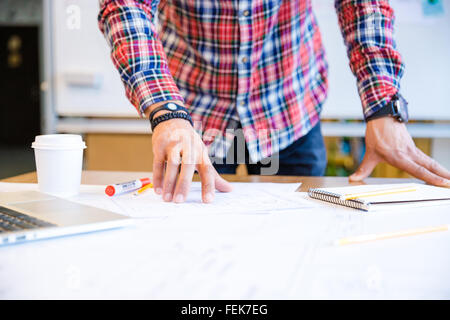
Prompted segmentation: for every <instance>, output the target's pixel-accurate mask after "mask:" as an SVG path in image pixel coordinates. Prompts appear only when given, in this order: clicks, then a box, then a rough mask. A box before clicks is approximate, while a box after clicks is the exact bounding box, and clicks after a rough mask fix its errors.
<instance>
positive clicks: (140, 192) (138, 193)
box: [134, 183, 153, 196]
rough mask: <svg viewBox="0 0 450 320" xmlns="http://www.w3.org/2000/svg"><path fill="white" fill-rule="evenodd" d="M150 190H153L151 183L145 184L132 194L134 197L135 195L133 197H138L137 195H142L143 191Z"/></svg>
mask: <svg viewBox="0 0 450 320" xmlns="http://www.w3.org/2000/svg"><path fill="white" fill-rule="evenodd" d="M151 188H153V183H149V184H146V185H145V186H143V187H142V188H140V189H139V190H137V191H136V192H135V193H134V195H135V196H138V195H140V194H142V193H144V192H145V191H147V190H148V189H151Z"/></svg>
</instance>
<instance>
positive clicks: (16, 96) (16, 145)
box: [0, 26, 41, 178]
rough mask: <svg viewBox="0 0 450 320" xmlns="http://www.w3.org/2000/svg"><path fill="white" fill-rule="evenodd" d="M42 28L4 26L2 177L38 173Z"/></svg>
mask: <svg viewBox="0 0 450 320" xmlns="http://www.w3.org/2000/svg"><path fill="white" fill-rule="evenodd" d="M38 32H39V28H38V27H37V26H0V97H1V98H0V178H2V176H3V177H5V175H13V174H19V173H23V172H26V171H30V170H34V159H33V151H32V149H31V142H32V141H33V139H34V137H35V136H36V135H38V134H39V132H40V122H41V121H40V120H41V119H40V93H39V79H40V78H39V35H38Z"/></svg>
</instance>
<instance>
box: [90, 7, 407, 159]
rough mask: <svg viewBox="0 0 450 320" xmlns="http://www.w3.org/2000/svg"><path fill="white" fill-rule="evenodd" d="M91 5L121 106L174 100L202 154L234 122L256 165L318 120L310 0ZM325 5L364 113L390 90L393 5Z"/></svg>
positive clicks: (394, 84)
mask: <svg viewBox="0 0 450 320" xmlns="http://www.w3.org/2000/svg"><path fill="white" fill-rule="evenodd" d="M324 1H329V0H324ZM100 2H101V3H100V13H99V26H100V30H101V31H102V32H103V33H104V35H105V37H106V39H107V41H108V43H109V45H110V46H111V56H112V60H113V62H114V64H115V66H116V67H117V68H118V70H119V72H120V76H121V78H122V80H123V83H124V85H125V89H126V94H127V97H128V98H129V100H130V101H131V103H132V104H133V105H134V106H135V107H136V108H137V110H138V111H139V112H140V113H141V114H142V113H143V111H144V110H145V109H146V108H147V107H149V106H150V105H151V104H154V103H156V102H160V101H165V100H180V101H184V102H185V104H186V105H187V106H188V107H189V110H190V112H191V116H192V118H193V120H194V121H195V122H196V124H197V126H196V129H197V130H199V131H200V133H201V134H202V137H203V141H204V142H205V143H206V145H208V146H209V149H210V155H211V156H216V157H224V156H225V155H226V152H227V150H228V148H229V147H230V145H231V142H232V140H233V136H234V134H233V133H232V132H230V130H227V129H233V128H235V127H236V126H237V125H238V123H239V122H240V123H241V125H242V128H243V131H244V136H245V139H246V143H247V147H248V150H249V154H250V158H251V160H253V161H258V160H261V159H263V158H266V157H268V156H270V155H271V154H273V153H275V152H278V151H280V150H282V149H283V148H286V147H287V146H289V145H290V144H291V143H293V142H294V141H295V140H296V139H298V138H299V137H301V136H304V135H305V134H307V133H308V131H309V130H310V129H311V128H312V127H313V126H314V125H315V124H316V123H317V122H318V121H319V114H320V111H321V108H322V105H323V103H324V101H325V98H326V93H327V62H326V58H325V52H324V48H323V46H322V41H321V36H320V32H319V29H318V25H317V21H316V18H315V16H314V14H313V11H312V5H311V0H284V1H283V0H239V1H238V0H203V1H194V0H191V1H188V0H166V1H165V0H162V1H161V3H159V1H157V0H155V1H151V0H147V1H145V0H141V1H137V0H101V1H100ZM335 7H336V11H337V14H338V18H339V25H340V28H341V31H342V34H343V37H344V41H345V43H346V45H347V48H348V56H349V60H350V67H351V70H352V71H353V73H354V74H355V76H356V78H357V84H358V91H359V94H360V97H361V101H362V105H363V111H364V115H365V116H366V117H367V116H370V115H371V114H372V113H374V112H375V111H377V110H378V109H379V108H380V107H381V106H383V105H384V104H385V103H386V102H388V101H389V100H390V98H391V97H392V96H393V95H394V94H395V93H396V92H397V91H398V90H399V80H400V78H401V76H402V73H403V64H402V61H401V57H400V55H399V53H398V52H397V51H396V49H395V43H394V40H393V37H392V34H393V21H394V14H393V10H392V8H391V7H390V6H389V3H388V1H387V0H336V1H335ZM157 17H158V19H159V20H158V21H159V22H158V23H157V22H156V18H157Z"/></svg>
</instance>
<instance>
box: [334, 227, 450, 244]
mask: <svg viewBox="0 0 450 320" xmlns="http://www.w3.org/2000/svg"><path fill="white" fill-rule="evenodd" d="M448 230H449V225H442V226H437V227H425V228H417V229H411V230H404V231H397V232H388V233H380V234H366V235H361V236H355V237H349V238H342V239H339V240H338V241H337V242H336V244H337V245H339V246H344V245H347V244H358V243H364V242H370V241H377V240H386V239H392V238H400V237H409V236H415V235H419V234H424V233H431V232H439V231H448Z"/></svg>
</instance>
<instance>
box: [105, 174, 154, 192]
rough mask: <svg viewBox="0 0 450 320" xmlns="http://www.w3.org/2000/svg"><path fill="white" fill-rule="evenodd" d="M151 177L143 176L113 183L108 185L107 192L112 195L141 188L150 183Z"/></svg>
mask: <svg viewBox="0 0 450 320" xmlns="http://www.w3.org/2000/svg"><path fill="white" fill-rule="evenodd" d="M150 183H151V181H150V178H142V179H137V180H132V181H128V182H123V183H117V184H112V185H109V186H107V187H106V189H105V193H106V194H107V195H108V196H110V197H112V196H114V195H119V194H123V193H126V192H130V191H134V190H137V189H140V188H142V187H144V186H146V185H148V184H150Z"/></svg>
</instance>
